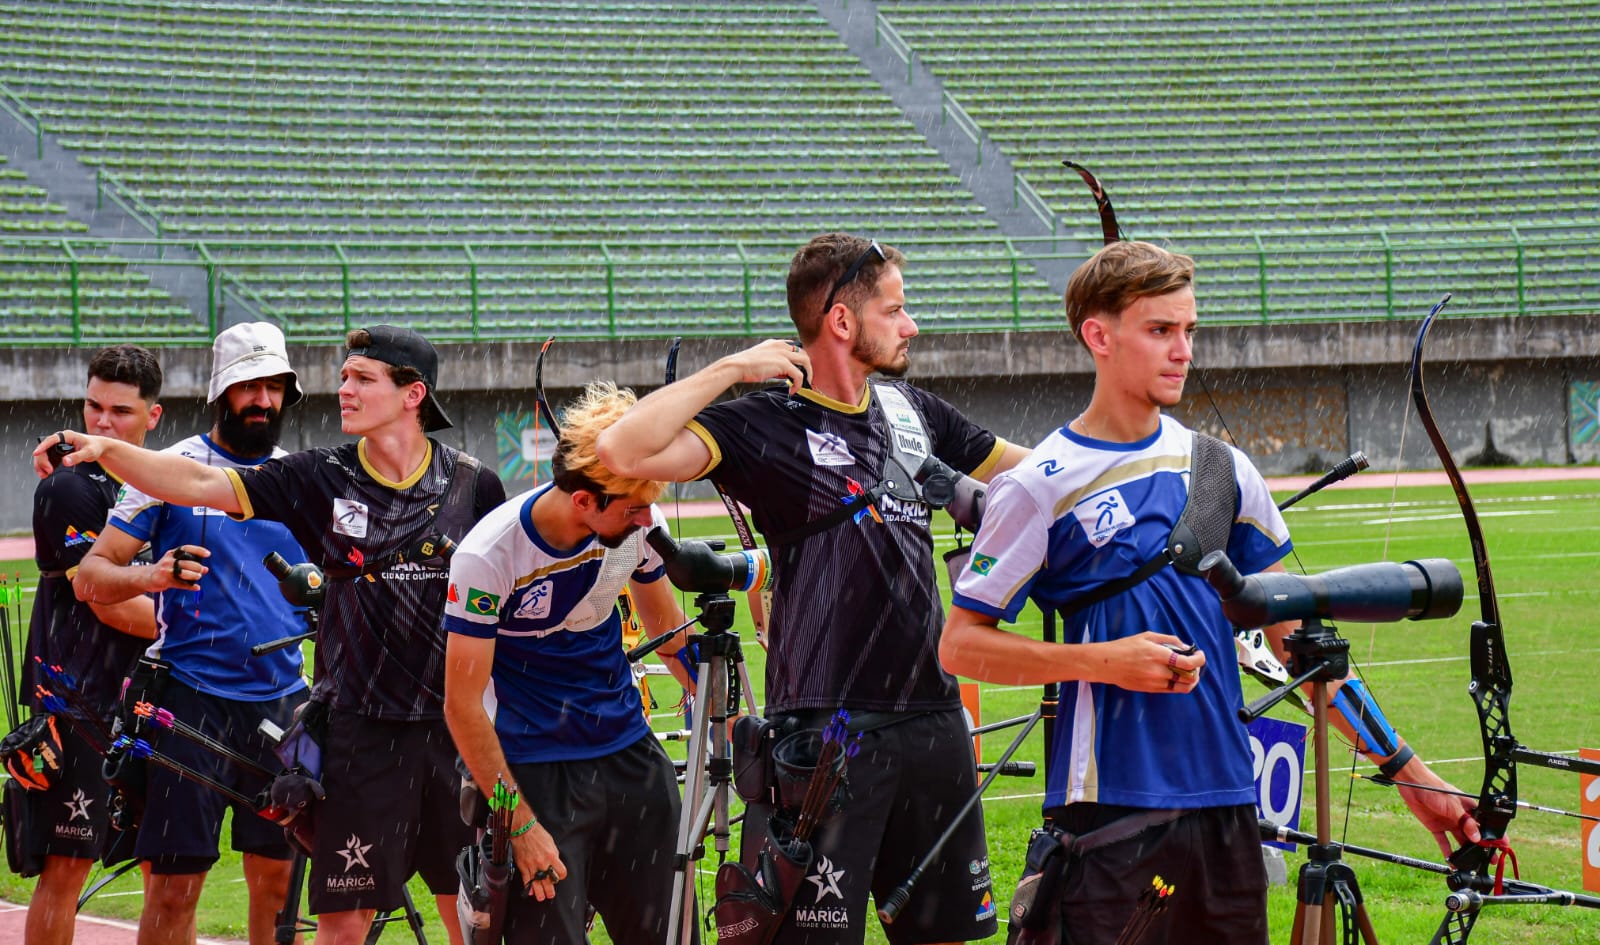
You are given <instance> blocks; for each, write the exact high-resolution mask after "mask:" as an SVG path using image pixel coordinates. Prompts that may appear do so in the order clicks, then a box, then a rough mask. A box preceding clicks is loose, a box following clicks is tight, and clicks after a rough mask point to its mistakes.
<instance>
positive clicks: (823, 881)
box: [806, 857, 844, 903]
mask: <svg viewBox="0 0 1600 945" xmlns="http://www.w3.org/2000/svg"><path fill="white" fill-rule="evenodd" d="M841 879H844V870H835V869H834V868H833V863H832V862H831V861H830V860H829V859H828V858H827V857H822V858H821V859H819V860H817V871H816V872H815V873H812V874H811V875H810V876H807V877H806V882H808V883H810V884H811V885H813V886H815V887H817V902H819V903H820V902H821V901H822V900H824V899H826V898H827V897H828V896H830V895H831V896H833V897H834V898H836V899H843V898H844V893H843V892H841V891H840V890H839V880H841Z"/></svg>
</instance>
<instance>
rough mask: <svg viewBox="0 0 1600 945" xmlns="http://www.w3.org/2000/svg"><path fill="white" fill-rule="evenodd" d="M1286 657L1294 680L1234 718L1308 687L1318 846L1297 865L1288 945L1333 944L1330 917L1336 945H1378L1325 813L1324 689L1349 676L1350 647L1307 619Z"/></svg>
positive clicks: (1288, 640)
mask: <svg viewBox="0 0 1600 945" xmlns="http://www.w3.org/2000/svg"><path fill="white" fill-rule="evenodd" d="M1283 642H1284V646H1285V647H1286V648H1287V649H1288V651H1289V671H1290V672H1291V673H1294V674H1295V678H1293V679H1291V680H1289V681H1288V682H1287V683H1285V684H1283V685H1282V686H1279V687H1278V688H1277V689H1274V690H1273V691H1272V692H1269V693H1267V694H1266V695H1265V696H1262V697H1261V698H1260V699H1257V700H1256V701H1255V702H1252V703H1250V704H1249V705H1247V706H1245V707H1244V708H1243V709H1240V710H1239V718H1240V720H1241V721H1244V722H1251V721H1254V720H1255V719H1257V718H1259V717H1260V716H1262V715H1264V714H1265V713H1266V711H1267V710H1268V709H1270V708H1272V707H1273V706H1274V705H1277V704H1278V702H1280V701H1282V700H1283V699H1284V697H1286V696H1287V695H1289V693H1291V692H1293V691H1294V690H1295V689H1297V688H1298V687H1299V686H1300V685H1301V684H1302V683H1306V682H1309V683H1311V684H1312V686H1311V715H1312V723H1311V725H1312V740H1313V745H1314V750H1315V751H1316V753H1317V764H1316V789H1315V792H1314V793H1315V795H1316V809H1317V842H1316V843H1315V844H1311V845H1309V846H1307V847H1306V862H1304V863H1302V864H1301V865H1300V878H1299V884H1298V887H1297V889H1298V893H1297V899H1298V902H1297V903H1296V904H1295V912H1294V927H1293V930H1292V931H1291V933H1290V942H1291V943H1292V945H1318V943H1319V942H1325V943H1329V945H1331V943H1333V942H1334V941H1335V939H1334V916H1335V912H1337V914H1338V916H1339V919H1340V929H1339V931H1340V938H1339V939H1338V941H1339V942H1341V943H1344V945H1354V942H1355V941H1356V934H1357V932H1359V933H1360V936H1361V941H1362V942H1365V943H1366V945H1377V941H1378V936H1377V933H1376V932H1375V931H1374V930H1373V928H1372V919H1371V918H1370V917H1369V916H1368V915H1367V906H1366V903H1365V902H1364V901H1363V900H1362V898H1361V887H1360V885H1359V884H1358V883H1357V882H1356V873H1355V870H1354V869H1352V868H1351V867H1350V866H1349V865H1348V864H1346V863H1345V862H1344V859H1343V854H1342V849H1343V848H1342V847H1341V846H1340V845H1339V844H1336V843H1334V842H1333V828H1332V817H1331V815H1330V813H1329V809H1330V801H1331V792H1330V788H1329V784H1328V683H1330V682H1334V681H1336V680H1339V679H1343V678H1344V677H1345V675H1346V674H1347V673H1348V672H1349V671H1350V655H1349V654H1350V641H1348V640H1346V639H1344V638H1343V637H1340V636H1339V633H1338V631H1337V630H1335V629H1334V628H1333V627H1330V626H1327V625H1326V624H1324V623H1323V622H1322V620H1321V618H1318V617H1307V618H1305V619H1304V620H1302V621H1301V623H1300V629H1298V630H1296V631H1295V632H1294V633H1291V634H1289V635H1288V636H1287V637H1285V638H1284V641H1283Z"/></svg>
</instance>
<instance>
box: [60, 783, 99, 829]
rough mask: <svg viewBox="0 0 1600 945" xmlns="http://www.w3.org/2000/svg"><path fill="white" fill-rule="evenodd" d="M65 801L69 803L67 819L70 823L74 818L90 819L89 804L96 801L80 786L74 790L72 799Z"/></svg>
mask: <svg viewBox="0 0 1600 945" xmlns="http://www.w3.org/2000/svg"><path fill="white" fill-rule="evenodd" d="M63 803H65V804H66V805H67V815H68V816H67V821H68V822H69V823H70V822H72V821H74V820H88V819H89V805H90V804H93V803H94V799H93V798H91V797H89V796H88V795H86V794H84V793H83V789H82V788H79V789H77V790H76V791H73V792H72V800H70V801H64V802H63Z"/></svg>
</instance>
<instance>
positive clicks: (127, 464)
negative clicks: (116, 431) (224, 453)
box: [33, 430, 244, 514]
mask: <svg viewBox="0 0 1600 945" xmlns="http://www.w3.org/2000/svg"><path fill="white" fill-rule="evenodd" d="M63 437H64V438H65V439H66V441H67V442H68V443H70V444H72V447H73V450H72V452H70V453H68V454H66V456H64V457H62V459H61V464H62V465H63V466H76V465H78V464H79V463H89V462H98V463H99V464H100V465H101V466H104V467H105V468H106V469H107V470H109V471H110V472H111V473H112V474H114V475H115V476H116V477H117V478H118V479H121V480H122V481H124V482H126V483H128V484H129V485H131V486H133V487H134V488H135V489H138V490H139V491H140V492H143V493H145V494H147V495H151V496H154V497H155V498H157V499H160V500H162V501H163V502H171V503H172V504H174V505H188V506H197V505H201V506H206V507H207V508H213V509H220V510H221V511H223V512H228V513H231V514H239V513H241V512H243V511H244V508H243V507H242V506H241V505H240V504H239V498H238V496H237V495H235V494H234V491H233V484H232V482H231V481H230V480H229V479H228V475H227V473H226V472H224V471H223V470H222V468H221V467H216V466H207V465H205V464H204V463H197V462H195V461H194V460H192V459H189V458H188V457H185V456H178V455H176V454H174V453H159V452H156V451H155V450H147V449H145V448H144V447H141V446H134V445H133V444H131V443H124V442H123V441H121V440H117V439H112V438H111V437H104V436H89V435H87V434H83V433H77V432H75V431H72V430H64V431H62V432H61V433H59V434H57V435H56V436H51V437H46V438H45V440H44V442H43V443H40V444H39V446H38V448H37V449H35V450H34V451H33V468H34V472H36V473H38V474H39V478H41V479H43V478H44V477H45V476H48V475H49V474H50V460H49V458H48V457H47V456H46V453H47V452H48V451H49V450H50V448H51V447H53V446H55V445H56V444H57V443H58V442H60V439H59V438H63Z"/></svg>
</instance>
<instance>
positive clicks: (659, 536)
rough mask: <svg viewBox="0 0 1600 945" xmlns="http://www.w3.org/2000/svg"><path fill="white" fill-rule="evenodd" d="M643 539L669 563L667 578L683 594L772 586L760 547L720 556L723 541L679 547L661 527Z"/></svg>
mask: <svg viewBox="0 0 1600 945" xmlns="http://www.w3.org/2000/svg"><path fill="white" fill-rule="evenodd" d="M644 540H645V541H647V542H649V543H650V547H652V548H654V549H655V550H656V553H657V554H659V555H660V556H661V560H662V561H664V562H666V565H667V579H668V580H670V581H671V582H672V586H673V587H676V588H677V589H678V590H680V591H688V592H689V593H691V594H721V593H723V592H724V591H765V590H768V589H770V588H771V587H772V561H771V559H769V558H768V557H767V553H766V552H765V551H763V550H761V549H760V548H757V549H755V550H754V551H733V552H729V553H727V554H720V552H721V551H722V549H723V547H724V545H723V544H722V542H721V541H717V540H715V539H713V540H711V541H699V540H695V539H686V540H685V541H683V542H682V543H681V544H680V543H679V542H676V541H673V540H672V536H671V535H669V534H667V530H666V529H665V528H662V527H661V526H660V525H657V526H656V527H655V528H652V529H650V531H649V533H648V534H646V535H645V536H644Z"/></svg>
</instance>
